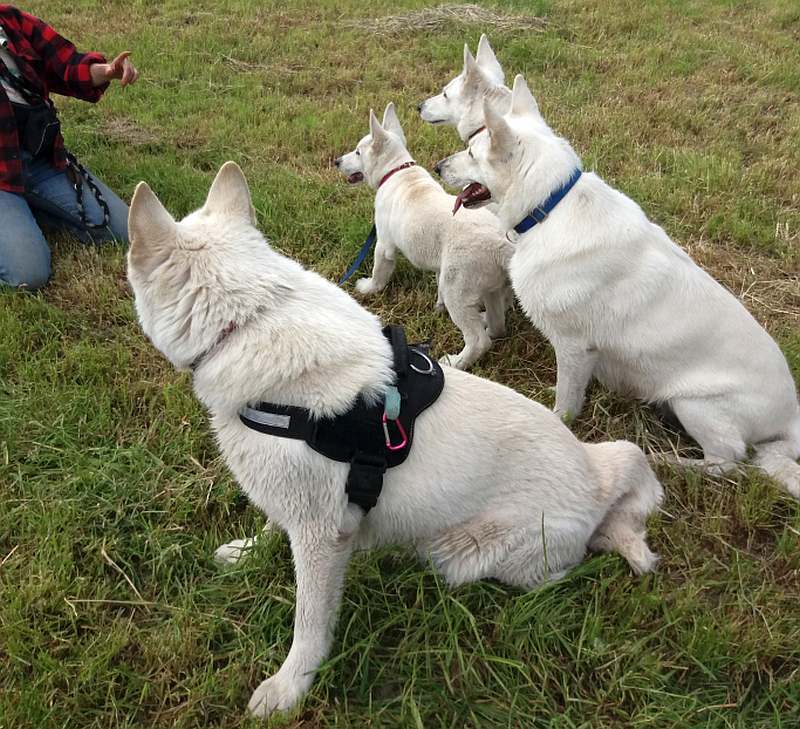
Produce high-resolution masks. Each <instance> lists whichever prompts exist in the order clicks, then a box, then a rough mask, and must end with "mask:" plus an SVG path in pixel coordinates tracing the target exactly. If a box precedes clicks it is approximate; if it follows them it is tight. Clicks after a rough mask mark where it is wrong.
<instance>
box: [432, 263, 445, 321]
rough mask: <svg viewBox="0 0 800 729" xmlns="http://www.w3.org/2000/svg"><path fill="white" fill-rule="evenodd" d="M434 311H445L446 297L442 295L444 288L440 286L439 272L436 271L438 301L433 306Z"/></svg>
mask: <svg viewBox="0 0 800 729" xmlns="http://www.w3.org/2000/svg"><path fill="white" fill-rule="evenodd" d="M433 310H434V311H444V310H445V306H444V297H443V296H442V289H441V288H439V272H438V271H437V272H436V303H435V304H434V306H433Z"/></svg>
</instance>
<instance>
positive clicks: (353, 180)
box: [347, 172, 364, 185]
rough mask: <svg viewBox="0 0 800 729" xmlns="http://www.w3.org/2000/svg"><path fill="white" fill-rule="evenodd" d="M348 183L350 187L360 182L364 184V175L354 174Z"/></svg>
mask: <svg viewBox="0 0 800 729" xmlns="http://www.w3.org/2000/svg"><path fill="white" fill-rule="evenodd" d="M347 182H348V183H349V184H350V185H357V184H358V183H359V182H364V174H363V173H362V172H354V173H353V174H352V175H348V177H347Z"/></svg>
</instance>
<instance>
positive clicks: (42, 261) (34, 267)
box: [0, 246, 50, 291]
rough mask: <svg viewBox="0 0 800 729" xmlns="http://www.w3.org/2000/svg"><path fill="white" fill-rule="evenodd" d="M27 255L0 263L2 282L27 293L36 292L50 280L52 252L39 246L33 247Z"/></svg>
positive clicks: (0, 278)
mask: <svg viewBox="0 0 800 729" xmlns="http://www.w3.org/2000/svg"><path fill="white" fill-rule="evenodd" d="M22 250H23V251H24V250H25V248H22ZM26 253H27V255H24V256H19V257H16V259H15V260H13V261H7V260H6V261H0V282H2V283H3V284H5V285H6V286H12V287H14V288H20V289H25V290H26V291H36V289H40V288H42V287H43V286H44V285H45V284H46V283H47V282H48V280H49V279H50V251H49V249H47V248H44V249H42V248H41V247H38V246H37V247H31V248H30V249H28V250H27V251H26Z"/></svg>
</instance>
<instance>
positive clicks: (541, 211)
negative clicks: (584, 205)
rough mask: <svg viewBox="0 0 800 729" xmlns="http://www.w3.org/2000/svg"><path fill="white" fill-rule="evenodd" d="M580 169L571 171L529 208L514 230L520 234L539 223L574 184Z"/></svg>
mask: <svg viewBox="0 0 800 729" xmlns="http://www.w3.org/2000/svg"><path fill="white" fill-rule="evenodd" d="M581 174H582V173H581V170H580V169H577V170H575V172H573V173H572V175H571V176H570V178H569V179H568V180H567V181H566V182H565V183H564V184H563V185H562V186H561V187H559V188H558V189H557V190H555V191H554V192H552V193H551V194H550V197H548V198H547V200H545V201H544V202H543V203H542V204H541V205H537V206H536V207H535V208H534V209H533V210H531V211H530V212H529V213H528V214H527V215H526V216H525V217H524V218H523V219H522V220H520V221H519V223H517V224H516V225H515V226H514V230H515V231H517V233H519V234H520V235H522V234H523V233H525V232H527V231H529V230H530V229H531V228H532V227H533V226H534V225H536V224H537V223H541V222H542V221H543V220H544V219H545V218H546V217H547V216H548V215H550V213H551V212H552V211H553V209H554V208H555V206H556V205H558V203H560V202H561V201H562V200H563V199H564V198H565V197H566V195H567V193H568V192H569V191H570V190H571V189H572V188H573V187H574V186H575V183H576V182H577V181H578V180H579V179H580V178H581Z"/></svg>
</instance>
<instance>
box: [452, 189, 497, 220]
mask: <svg viewBox="0 0 800 729" xmlns="http://www.w3.org/2000/svg"><path fill="white" fill-rule="evenodd" d="M488 193H489V191H488V190H487V189H486V188H485V187H484V186H483V185H481V183H480V182H470V183H469V185H467V186H466V187H465V188H464V189H463V190H462V191H461V192H459V193H458V195H456V204H455V205H453V215H455V214H456V213H457V212H458V209H459V208H460V207H461V206H462V205H464V206H466V207H469V204H470V202H474V201H477V200H484V199H486V197H488Z"/></svg>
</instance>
